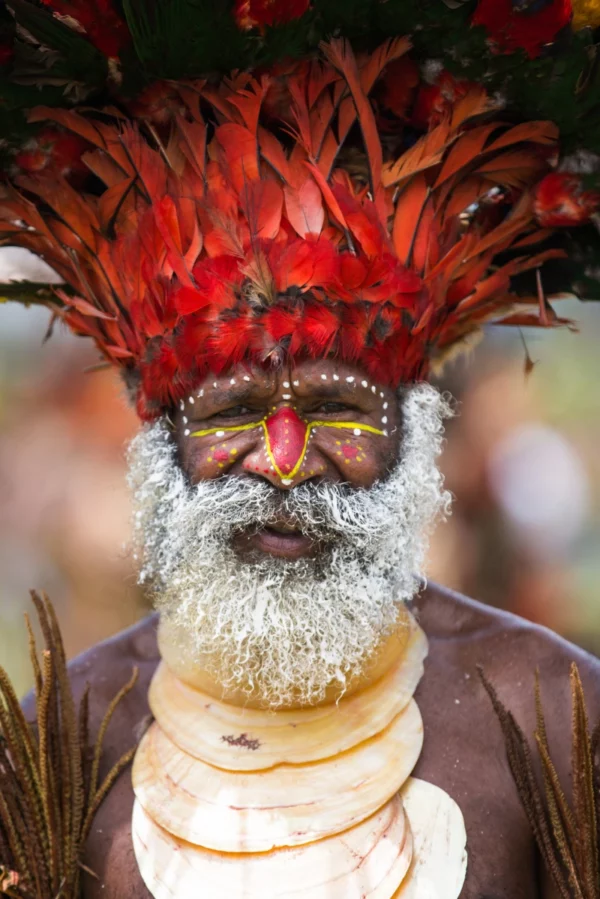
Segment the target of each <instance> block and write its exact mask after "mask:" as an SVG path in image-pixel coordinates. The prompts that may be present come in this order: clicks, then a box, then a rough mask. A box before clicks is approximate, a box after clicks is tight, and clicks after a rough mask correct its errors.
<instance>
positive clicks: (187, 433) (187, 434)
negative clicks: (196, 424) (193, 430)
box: [183, 428, 190, 437]
mask: <svg viewBox="0 0 600 899" xmlns="http://www.w3.org/2000/svg"><path fill="white" fill-rule="evenodd" d="M183 434H184V436H185V437H189V436H190V432H189V429H188V428H186V429H185V431H184V432H183Z"/></svg>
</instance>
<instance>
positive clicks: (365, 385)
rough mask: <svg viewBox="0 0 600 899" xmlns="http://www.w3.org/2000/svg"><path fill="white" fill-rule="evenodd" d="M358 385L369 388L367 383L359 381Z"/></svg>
mask: <svg viewBox="0 0 600 899" xmlns="http://www.w3.org/2000/svg"><path fill="white" fill-rule="evenodd" d="M360 383H361V384H362V386H363V387H368V386H369V385H368V383H367V381H361V382H360Z"/></svg>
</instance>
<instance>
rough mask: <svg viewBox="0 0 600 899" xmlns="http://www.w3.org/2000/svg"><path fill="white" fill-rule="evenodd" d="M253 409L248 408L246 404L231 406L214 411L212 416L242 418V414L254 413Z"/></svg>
mask: <svg viewBox="0 0 600 899" xmlns="http://www.w3.org/2000/svg"><path fill="white" fill-rule="evenodd" d="M254 414H256V413H255V410H254V409H249V408H248V406H242V405H239V406H231V407H230V408H229V409H222V410H221V412H215V414H214V415H213V416H212V418H242V417H243V416H244V415H254Z"/></svg>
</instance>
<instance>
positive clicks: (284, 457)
mask: <svg viewBox="0 0 600 899" xmlns="http://www.w3.org/2000/svg"><path fill="white" fill-rule="evenodd" d="M265 433H266V441H267V453H268V455H269V458H270V460H271V464H272V465H273V468H274V469H275V471H276V472H277V474H278V475H279V476H280V477H282V478H290V477H294V475H295V474H296V473H297V472H298V469H299V468H300V465H301V464H302V461H303V459H304V456H305V453H306V448H307V446H308V433H309V429H308V424H307V422H305V421H303V420H302V419H301V418H300V416H299V415H297V414H296V412H294V410H293V409H292V408H290V407H289V406H284V407H283V408H282V409H279V410H278V411H277V412H276V413H275V414H274V415H271V416H269V418H267V420H266V421H265Z"/></svg>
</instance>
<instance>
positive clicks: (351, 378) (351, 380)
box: [346, 375, 354, 384]
mask: <svg viewBox="0 0 600 899" xmlns="http://www.w3.org/2000/svg"><path fill="white" fill-rule="evenodd" d="M346 380H347V382H348V384H353V383H354V378H353V377H352V375H350V377H349V378H346Z"/></svg>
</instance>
